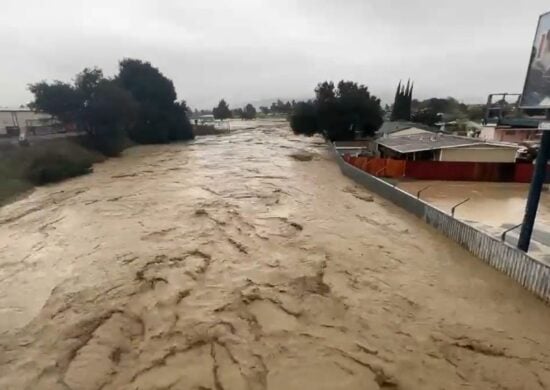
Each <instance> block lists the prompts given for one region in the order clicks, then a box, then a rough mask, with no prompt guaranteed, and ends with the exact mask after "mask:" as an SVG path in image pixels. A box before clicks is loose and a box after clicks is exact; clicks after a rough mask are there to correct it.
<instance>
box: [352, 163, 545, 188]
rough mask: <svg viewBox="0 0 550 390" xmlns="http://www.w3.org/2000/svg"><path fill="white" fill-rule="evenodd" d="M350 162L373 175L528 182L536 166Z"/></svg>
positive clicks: (519, 164) (525, 164) (421, 178)
mask: <svg viewBox="0 0 550 390" xmlns="http://www.w3.org/2000/svg"><path fill="white" fill-rule="evenodd" d="M347 161H348V162H349V164H351V165H354V166H356V167H357V168H359V169H362V170H363V171H366V172H368V173H370V174H371V175H377V176H380V177H391V178H400V177H409V178H412V179H418V180H451V181H453V180H460V181H494V182H517V183H529V182H530V181H531V178H532V176H533V165H532V164H527V163H478V162H460V161H405V160H394V159H383V158H373V157H351V156H348V157H347ZM549 174H550V169H549ZM548 179H549V177H547V181H548Z"/></svg>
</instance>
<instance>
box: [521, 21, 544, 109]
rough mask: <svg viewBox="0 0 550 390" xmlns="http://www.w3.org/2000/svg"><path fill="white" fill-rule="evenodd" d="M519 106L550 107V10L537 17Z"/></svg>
mask: <svg viewBox="0 0 550 390" xmlns="http://www.w3.org/2000/svg"><path fill="white" fill-rule="evenodd" d="M520 106H521V107H522V108H550V12H548V13H546V14H544V15H541V17H540V18H539V24H538V26H537V32H536V34H535V41H534V42H533V48H532V50H531V58H530V60H529V68H528V69H527V77H526V79H525V85H524V87H523V94H522V97H521V103H520Z"/></svg>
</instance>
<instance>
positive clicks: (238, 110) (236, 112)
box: [231, 108, 244, 119]
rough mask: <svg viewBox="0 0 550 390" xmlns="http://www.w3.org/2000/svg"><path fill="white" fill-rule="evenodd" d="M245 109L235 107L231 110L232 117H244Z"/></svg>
mask: <svg viewBox="0 0 550 390" xmlns="http://www.w3.org/2000/svg"><path fill="white" fill-rule="evenodd" d="M243 115H244V111H243V109H242V108H234V109H232V110H231V117H232V118H241V119H242V118H243Z"/></svg>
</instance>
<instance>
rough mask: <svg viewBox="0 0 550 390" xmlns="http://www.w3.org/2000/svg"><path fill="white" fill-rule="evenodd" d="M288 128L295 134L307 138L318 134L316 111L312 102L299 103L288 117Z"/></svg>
mask: <svg viewBox="0 0 550 390" xmlns="http://www.w3.org/2000/svg"><path fill="white" fill-rule="evenodd" d="M290 127H291V128H292V131H293V132H294V133H295V134H302V135H305V136H308V137H311V136H312V135H315V134H317V133H318V132H319V126H318V123H317V109H316V107H315V104H314V103H313V102H299V103H297V104H296V105H295V106H294V110H293V112H292V115H291V116H290Z"/></svg>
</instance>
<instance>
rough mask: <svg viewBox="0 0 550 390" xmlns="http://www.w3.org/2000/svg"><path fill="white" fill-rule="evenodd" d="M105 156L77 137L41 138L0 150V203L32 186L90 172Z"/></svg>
mask: <svg viewBox="0 0 550 390" xmlns="http://www.w3.org/2000/svg"><path fill="white" fill-rule="evenodd" d="M104 159H105V157H104V156H103V155H101V154H99V153H97V152H94V151H92V150H90V149H87V148H86V147H84V146H83V143H82V140H81V139H77V138H71V139H57V140H49V141H43V142H40V143H36V144H33V145H30V146H28V147H18V146H17V147H13V148H10V149H8V150H3V151H0V204H5V203H6V202H9V201H10V200H12V199H14V198H15V197H16V196H17V195H20V194H21V193H23V192H25V191H28V190H30V189H32V188H33V187H34V186H37V185H43V184H47V183H54V182H58V181H61V180H64V179H67V178H70V177H75V176H79V175H84V174H86V173H89V172H91V170H92V165H93V164H94V163H96V162H100V161H103V160H104Z"/></svg>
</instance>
